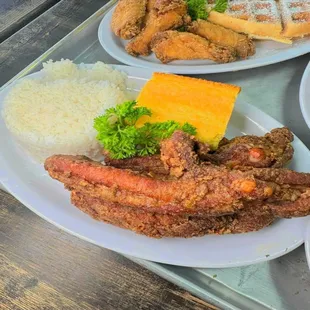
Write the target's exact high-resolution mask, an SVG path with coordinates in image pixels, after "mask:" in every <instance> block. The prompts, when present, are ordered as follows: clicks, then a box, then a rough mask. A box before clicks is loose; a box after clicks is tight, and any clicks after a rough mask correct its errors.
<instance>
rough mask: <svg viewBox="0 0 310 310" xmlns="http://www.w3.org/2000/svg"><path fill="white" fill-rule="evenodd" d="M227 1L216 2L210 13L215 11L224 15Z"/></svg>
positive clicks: (218, 0)
mask: <svg viewBox="0 0 310 310" xmlns="http://www.w3.org/2000/svg"><path fill="white" fill-rule="evenodd" d="M227 6H228V1H227V0H216V2H215V6H214V7H213V9H212V11H216V12H219V13H224V12H225V11H226V9H227Z"/></svg>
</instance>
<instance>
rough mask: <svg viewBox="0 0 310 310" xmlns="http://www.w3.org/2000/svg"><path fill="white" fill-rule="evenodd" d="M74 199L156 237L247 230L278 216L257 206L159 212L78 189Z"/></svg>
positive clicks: (101, 215)
mask: <svg viewBox="0 0 310 310" xmlns="http://www.w3.org/2000/svg"><path fill="white" fill-rule="evenodd" d="M71 202H72V203H73V204H74V205H75V206H76V207H78V208H79V209H80V210H82V211H83V212H85V213H87V214H89V215H90V216H92V217H93V218H95V219H97V220H100V221H104V222H107V223H110V224H113V225H116V226H119V227H122V228H126V229H130V230H133V231H134V232H136V233H139V234H143V235H147V236H149V237H153V238H162V237H182V238H190V237H195V236H203V235H206V234H235V233H246V232H251V231H256V230H259V229H262V228H264V227H266V226H268V225H270V224H271V223H272V222H273V221H274V219H275V218H274V216H273V215H272V214H271V213H269V212H265V213H264V212H263V213H261V214H257V212H256V208H254V207H247V208H245V209H244V210H242V211H241V212H239V213H237V214H234V215H226V216H220V217H207V218H200V217H195V216H181V215H175V214H157V213H152V212H144V211H141V210H136V209H134V208H130V207H124V206H121V205H118V204H115V203H112V202H107V201H104V200H101V199H98V198H93V197H91V196H89V195H87V194H83V193H80V192H76V191H72V192H71Z"/></svg>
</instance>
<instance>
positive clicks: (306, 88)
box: [299, 62, 310, 128]
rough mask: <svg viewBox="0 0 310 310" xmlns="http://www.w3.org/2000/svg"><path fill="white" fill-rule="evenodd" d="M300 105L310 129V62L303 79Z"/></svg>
mask: <svg viewBox="0 0 310 310" xmlns="http://www.w3.org/2000/svg"><path fill="white" fill-rule="evenodd" d="M299 103H300V108H301V112H302V115H303V116H304V119H305V121H306V123H307V125H308V127H309V128H310V62H309V64H308V66H307V68H306V70H305V72H304V74H303V76H302V79H301V83H300V89H299Z"/></svg>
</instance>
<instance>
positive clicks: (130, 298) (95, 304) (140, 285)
mask: <svg viewBox="0 0 310 310" xmlns="http://www.w3.org/2000/svg"><path fill="white" fill-rule="evenodd" d="M9 2H10V1H4V0H0V13H1V18H2V16H5V18H6V20H5V23H6V24H7V27H5V25H4V24H5V23H4V22H3V21H4V20H3V19H1V23H0V39H1V38H2V39H3V40H4V38H5V37H6V36H8V38H6V39H5V40H4V41H3V42H2V43H1V44H0V85H2V84H4V83H5V82H6V81H8V80H9V79H10V78H12V77H13V76H14V75H15V74H17V73H18V72H19V71H20V70H22V69H23V68H24V67H25V66H27V65H28V64H29V63H31V62H32V61H33V60H35V59H36V58H37V57H38V56H39V55H40V54H42V53H43V52H44V51H46V50H47V49H48V48H49V47H51V46H52V45H53V44H55V43H56V42H57V41H59V40H60V39H61V38H62V37H64V36H65V35H66V34H67V33H69V32H70V31H71V30H72V29H74V28H75V27H76V26H77V25H79V24H80V23H81V22H82V21H84V20H85V19H86V18H87V17H89V16H90V15H91V14H92V13H94V12H95V11H96V10H98V9H99V8H100V7H101V6H102V5H104V3H105V1H102V0H101V1H99V0H98V1H97V0H84V1H74V0H62V1H60V2H59V1H43V0H41V1H39V0H38V1H36V0H32V1H14V5H8V3H9ZM57 2H58V3H57ZM56 3H57V4H56ZM48 8H50V9H49V10H48V11H46V10H47V9H48ZM3 12H5V15H4V13H3ZM10 16H11V17H10ZM35 17H36V18H35ZM33 18H35V19H34V20H33ZM32 20H33V21H32ZM30 21H32V22H31V23H29V22H30ZM25 24H26V25H25ZM1 27H2V28H1ZM12 31H13V34H12ZM0 309H10V310H11V309H14V310H15V309H23V310H30V309H31V310H32V309H35V310H36V309H38V310H43V309H45V310H50V309H74V310H80V309H81V310H89V309H104V310H109V309H156V310H160V309H165V310H166V309H167V310H170V309H171V310H173V309H179V310H181V309H189V310H190V309H193V310H194V309H195V310H207V309H218V308H216V307H214V306H212V305H210V304H208V303H206V302H204V301H202V300H201V299H199V298H197V297H195V296H193V295H191V294H189V293H188V292H186V291H184V290H182V289H180V288H179V287H177V286H175V285H173V284H171V283H169V282H167V281H166V280H164V279H162V278H160V277H158V276H157V275H155V274H153V273H151V272H150V271H148V270H146V269H145V268H143V267H141V266H139V265H137V264H136V263H133V262H132V261H130V260H129V259H127V258H124V257H123V256H122V255H119V254H117V253H114V252H112V251H109V250H106V249H103V248H100V247H98V246H95V245H92V244H90V243H87V242H85V241H82V240H80V239H78V238H76V237H74V236H72V235H70V234H68V233H66V232H64V231H62V230H60V229H58V228H56V227H54V226H53V225H51V224H49V223H48V222H46V221H45V220H43V219H41V218H40V217H39V216H37V215H36V214H34V213H33V212H32V211H30V210H29V209H28V208H26V207H25V206H24V205H22V204H21V203H20V202H19V201H18V200H16V199H15V198H14V197H12V196H11V195H10V194H8V193H6V192H4V191H2V190H0Z"/></svg>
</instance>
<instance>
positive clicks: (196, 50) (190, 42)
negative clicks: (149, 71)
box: [151, 30, 236, 63]
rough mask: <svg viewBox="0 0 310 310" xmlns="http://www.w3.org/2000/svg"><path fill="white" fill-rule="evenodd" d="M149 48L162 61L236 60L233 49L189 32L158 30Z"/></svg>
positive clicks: (222, 61)
mask: <svg viewBox="0 0 310 310" xmlns="http://www.w3.org/2000/svg"><path fill="white" fill-rule="evenodd" d="M151 48H152V51H153V52H154V53H155V55H156V57H157V58H158V59H159V60H160V61H161V62H162V63H168V62H170V61H173V60H190V59H210V60H213V61H215V62H218V63H227V62H232V61H235V60H236V55H235V51H234V50H233V49H231V48H227V47H222V46H219V45H216V44H214V43H210V42H209V41H208V40H206V39H204V38H202V37H200V36H198V35H195V34H192V33H189V32H178V31H173V30H169V31H164V32H159V33H157V34H156V35H155V36H154V37H153V39H152V42H151Z"/></svg>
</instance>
